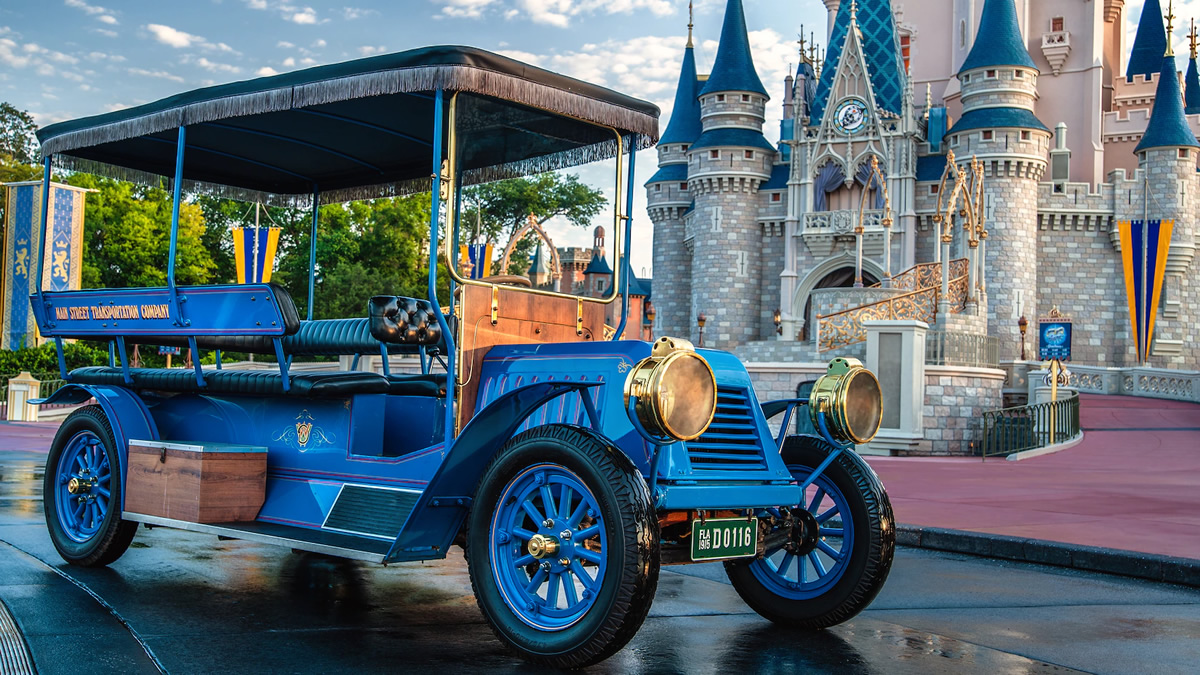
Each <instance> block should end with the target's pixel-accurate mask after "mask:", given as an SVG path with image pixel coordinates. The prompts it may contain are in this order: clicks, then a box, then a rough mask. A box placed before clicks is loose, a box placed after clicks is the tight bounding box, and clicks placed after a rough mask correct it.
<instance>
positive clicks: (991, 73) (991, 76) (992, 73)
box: [985, 70, 996, 79]
mask: <svg viewBox="0 0 1200 675" xmlns="http://www.w3.org/2000/svg"><path fill="white" fill-rule="evenodd" d="M985 77H987V78H989V79H992V78H995V77H996V71H994V70H989V71H987V75H985Z"/></svg>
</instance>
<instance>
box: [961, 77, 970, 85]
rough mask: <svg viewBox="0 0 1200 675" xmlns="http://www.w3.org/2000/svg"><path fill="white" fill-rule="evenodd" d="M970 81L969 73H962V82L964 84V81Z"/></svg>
mask: <svg viewBox="0 0 1200 675" xmlns="http://www.w3.org/2000/svg"><path fill="white" fill-rule="evenodd" d="M970 81H971V76H970V75H963V84H966V83H968V82H970Z"/></svg>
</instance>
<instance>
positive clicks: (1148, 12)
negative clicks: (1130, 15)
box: [1125, 0, 1167, 79]
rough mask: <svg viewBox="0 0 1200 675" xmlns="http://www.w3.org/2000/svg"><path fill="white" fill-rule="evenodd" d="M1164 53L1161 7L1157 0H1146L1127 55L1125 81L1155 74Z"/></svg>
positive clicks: (1165, 38)
mask: <svg viewBox="0 0 1200 675" xmlns="http://www.w3.org/2000/svg"><path fill="white" fill-rule="evenodd" d="M1166 52H1167V29H1166V28H1165V27H1164V26H1163V13H1162V5H1160V4H1159V3H1158V0H1146V3H1145V4H1144V5H1142V18H1141V19H1140V20H1138V28H1137V37H1135V38H1134V39H1133V51H1131V52H1130V53H1129V65H1128V66H1126V68H1125V77H1126V79H1133V76H1134V75H1144V76H1146V77H1150V76H1151V75H1154V74H1155V73H1157V72H1158V71H1159V68H1161V67H1162V57H1163V54H1165V53H1166Z"/></svg>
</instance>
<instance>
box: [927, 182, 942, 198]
mask: <svg viewBox="0 0 1200 675" xmlns="http://www.w3.org/2000/svg"><path fill="white" fill-rule="evenodd" d="M941 187H942V186H940V185H938V184H937V183H934V184H933V185H930V186H929V194H931V195H936V194H937V193H938V190H940V189H941Z"/></svg>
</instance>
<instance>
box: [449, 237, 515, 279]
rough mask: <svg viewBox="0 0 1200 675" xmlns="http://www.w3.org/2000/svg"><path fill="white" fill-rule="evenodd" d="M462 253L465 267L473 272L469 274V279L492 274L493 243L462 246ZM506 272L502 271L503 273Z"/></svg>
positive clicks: (463, 266)
mask: <svg viewBox="0 0 1200 675" xmlns="http://www.w3.org/2000/svg"><path fill="white" fill-rule="evenodd" d="M459 248H460V253H461V255H462V258H461V263H462V268H463V269H469V270H470V271H471V273H470V274H469V275H467V278H468V279H482V278H484V277H487V276H491V274H492V245H491V244H471V245H469V246H460V247H459ZM503 273H504V272H501V274H503Z"/></svg>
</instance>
